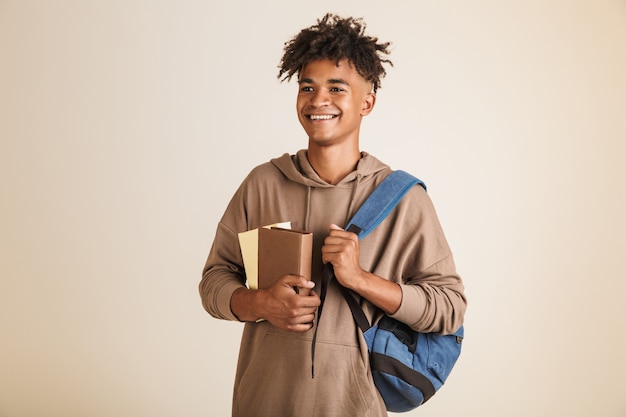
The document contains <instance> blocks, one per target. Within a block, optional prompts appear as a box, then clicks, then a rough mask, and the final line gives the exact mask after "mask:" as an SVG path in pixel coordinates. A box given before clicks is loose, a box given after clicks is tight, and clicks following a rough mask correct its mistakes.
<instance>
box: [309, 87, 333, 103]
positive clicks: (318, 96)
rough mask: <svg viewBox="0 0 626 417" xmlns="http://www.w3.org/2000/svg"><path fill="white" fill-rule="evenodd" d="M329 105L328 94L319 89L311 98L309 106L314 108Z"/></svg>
mask: <svg viewBox="0 0 626 417" xmlns="http://www.w3.org/2000/svg"><path fill="white" fill-rule="evenodd" d="M329 103H330V94H329V93H328V91H326V90H324V89H319V90H317V91H315V93H313V95H312V96H311V101H310V104H311V106H313V107H315V108H320V107H324V106H327V105H328V104H329Z"/></svg>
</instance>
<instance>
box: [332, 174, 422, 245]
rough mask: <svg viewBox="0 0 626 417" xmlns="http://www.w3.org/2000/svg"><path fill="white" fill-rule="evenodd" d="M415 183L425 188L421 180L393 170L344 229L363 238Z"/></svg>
mask: <svg viewBox="0 0 626 417" xmlns="http://www.w3.org/2000/svg"><path fill="white" fill-rule="evenodd" d="M416 184H419V185H421V186H422V187H424V190H426V184H424V182H423V181H422V180H420V179H418V178H415V177H414V176H413V175H411V174H409V173H407V172H405V171H402V170H398V171H393V172H392V173H391V174H389V175H387V177H386V178H385V179H384V180H383V181H382V182H381V183H380V184H379V185H378V186H377V187H376V189H375V190H374V191H373V192H372V194H370V196H369V197H368V198H367V200H365V202H364V203H363V205H362V206H361V207H360V208H359V210H358V211H357V212H356V214H355V215H354V217H352V219H351V220H350V221H349V222H348V224H347V225H346V228H345V230H348V231H350V232H354V233H356V234H357V235H358V236H359V239H363V238H364V237H365V236H367V235H368V234H370V232H371V231H372V230H374V229H375V228H376V226H378V225H379V224H380V223H381V222H382V221H383V220H384V219H385V217H387V215H388V214H389V213H390V212H391V211H392V210H393V209H394V208H395V207H396V205H397V204H398V203H399V202H400V200H402V197H404V195H405V194H406V193H407V192H408V191H409V190H410V189H411V188H412V187H413V186H414V185H416Z"/></svg>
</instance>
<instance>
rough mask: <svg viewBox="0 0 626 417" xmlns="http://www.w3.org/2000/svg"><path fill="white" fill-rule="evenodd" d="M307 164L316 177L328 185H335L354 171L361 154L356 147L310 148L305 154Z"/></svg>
mask: <svg viewBox="0 0 626 417" xmlns="http://www.w3.org/2000/svg"><path fill="white" fill-rule="evenodd" d="M307 156H308V159H309V162H310V164H311V166H312V167H313V169H314V170H315V172H316V173H317V175H319V177H320V178H321V179H323V180H324V181H326V182H327V183H329V184H333V185H335V184H337V183H339V181H341V180H342V179H344V178H345V177H346V175H348V174H349V173H351V172H352V171H354V169H355V168H356V165H357V163H358V162H359V159H361V152H360V151H359V148H358V146H351V147H337V146H325V147H319V146H314V145H313V146H311V144H309V149H308V152H307Z"/></svg>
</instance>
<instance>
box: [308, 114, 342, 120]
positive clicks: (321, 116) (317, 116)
mask: <svg viewBox="0 0 626 417" xmlns="http://www.w3.org/2000/svg"><path fill="white" fill-rule="evenodd" d="M335 117H338V116H337V115H336V114H309V115H308V116H307V118H308V119H310V120H331V119H334V118H335Z"/></svg>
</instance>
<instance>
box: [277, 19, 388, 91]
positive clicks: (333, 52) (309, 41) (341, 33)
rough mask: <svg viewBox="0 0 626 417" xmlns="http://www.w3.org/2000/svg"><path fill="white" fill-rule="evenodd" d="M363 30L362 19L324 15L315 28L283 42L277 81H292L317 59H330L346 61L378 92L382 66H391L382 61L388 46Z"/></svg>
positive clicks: (383, 72) (383, 71) (304, 30)
mask: <svg viewBox="0 0 626 417" xmlns="http://www.w3.org/2000/svg"><path fill="white" fill-rule="evenodd" d="M365 27H366V25H365V22H364V21H363V19H360V18H353V17H348V18H341V17H339V16H337V15H334V14H332V13H327V14H326V15H325V16H324V17H323V18H322V19H318V20H317V24H316V25H313V26H311V27H308V28H306V29H303V30H302V31H300V32H299V33H298V34H297V35H296V36H294V37H293V38H292V39H291V40H290V41H288V42H285V45H284V54H283V57H282V59H281V61H280V65H279V66H278V68H280V71H279V72H278V79H280V81H284V80H291V77H292V76H293V75H294V74H295V75H297V74H299V73H300V71H301V70H302V68H303V67H304V65H306V64H307V63H309V62H312V61H315V60H318V59H329V60H331V61H336V62H337V64H338V63H339V61H341V60H343V59H347V60H348V61H349V62H350V63H352V65H354V67H355V68H356V70H357V72H358V73H359V74H360V75H361V76H362V77H363V78H365V79H366V80H367V81H369V82H371V83H372V85H373V89H374V91H376V90H378V89H379V88H380V79H381V78H383V77H384V76H385V75H386V71H385V68H384V67H383V64H389V65H391V66H393V63H392V62H391V61H390V60H389V59H387V58H385V55H388V54H389V45H390V44H391V43H390V42H384V43H378V38H376V37H372V36H366V35H365V34H364V33H365ZM281 77H282V78H281Z"/></svg>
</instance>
